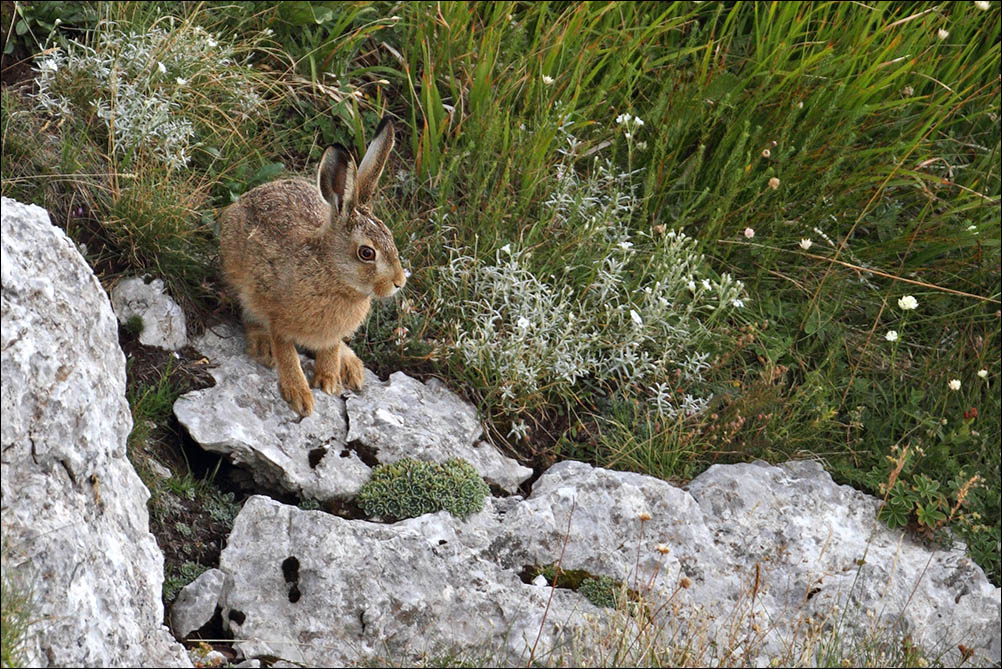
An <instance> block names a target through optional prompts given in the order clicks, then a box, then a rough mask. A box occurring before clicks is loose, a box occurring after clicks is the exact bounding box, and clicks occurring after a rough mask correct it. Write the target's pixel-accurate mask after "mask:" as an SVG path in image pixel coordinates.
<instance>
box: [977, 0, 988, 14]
mask: <svg viewBox="0 0 1002 669" xmlns="http://www.w3.org/2000/svg"><path fill="white" fill-rule="evenodd" d="M974 6H975V7H977V8H978V9H980V10H981V11H983V12H984V11H987V10H989V9H991V8H992V3H990V2H988V0H978V1H977V2H975V3H974Z"/></svg>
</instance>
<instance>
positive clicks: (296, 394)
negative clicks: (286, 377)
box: [278, 379, 313, 416]
mask: <svg viewBox="0 0 1002 669" xmlns="http://www.w3.org/2000/svg"><path fill="white" fill-rule="evenodd" d="M278 389H279V390H280V391H282V399H284V400H285V401H286V402H288V403H289V406H291V407H292V409H293V411H295V412H296V413H298V414H299V415H301V416H309V415H310V414H311V413H313V392H312V391H311V390H310V387H309V386H308V385H306V379H298V380H297V381H292V382H285V381H283V380H282V379H279V380H278Z"/></svg>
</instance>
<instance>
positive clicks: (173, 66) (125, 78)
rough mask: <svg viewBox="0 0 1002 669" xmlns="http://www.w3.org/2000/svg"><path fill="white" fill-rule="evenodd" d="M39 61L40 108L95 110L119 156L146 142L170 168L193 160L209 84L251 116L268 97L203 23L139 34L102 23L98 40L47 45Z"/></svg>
mask: <svg viewBox="0 0 1002 669" xmlns="http://www.w3.org/2000/svg"><path fill="white" fill-rule="evenodd" d="M179 30H183V32H184V34H183V35H179V34H178V31H179ZM36 67H37V71H38V77H37V81H38V89H37V92H36V93H35V102H36V105H37V107H38V108H39V109H40V110H42V111H44V112H47V113H48V114H50V115H53V116H56V117H59V118H72V117H73V116H74V115H75V114H81V113H82V114H90V113H93V114H94V115H96V116H97V118H98V119H100V120H101V121H102V122H103V123H104V124H105V126H106V127H107V129H108V133H109V135H111V136H112V138H113V140H114V142H113V144H114V151H115V153H116V154H118V155H119V157H131V156H132V155H134V154H135V152H136V151H137V150H139V149H140V148H142V149H144V150H147V151H149V153H150V154H151V155H152V156H153V157H154V158H155V159H157V160H159V161H160V162H162V163H163V164H165V165H167V166H169V167H172V168H180V167H185V166H187V165H188V163H189V161H190V160H191V151H192V149H193V148H194V145H195V143H196V142H197V141H198V137H197V136H196V135H197V132H196V127H195V121H194V119H193V118H192V117H191V116H192V113H193V111H194V110H196V109H199V107H200V106H201V107H203V108H204V106H205V102H206V96H207V91H208V90H211V91H212V93H213V94H218V95H221V96H222V97H223V99H222V100H216V101H214V102H217V103H218V102H222V103H224V104H225V105H226V107H227V108H228V110H229V111H230V112H231V113H234V114H244V115H248V114H252V113H253V112H254V111H255V110H256V109H258V107H259V106H260V105H261V104H262V102H263V99H262V98H261V97H260V95H259V94H258V93H257V92H256V91H255V86H254V83H253V81H252V70H251V69H250V68H249V67H246V65H240V64H238V63H237V62H236V56H235V54H234V49H233V48H232V47H231V46H229V45H226V44H224V43H221V42H220V41H219V40H218V39H217V38H216V37H215V36H214V35H212V34H211V33H210V32H208V31H207V30H205V29H204V28H202V27H200V26H189V25H185V26H183V27H182V28H179V29H178V30H174V31H168V30H166V29H164V28H161V27H154V28H151V29H150V30H148V31H146V32H134V31H124V30H121V29H120V28H119V27H118V26H117V25H116V24H115V23H113V22H103V23H101V24H100V25H99V27H98V29H97V30H96V31H95V33H94V39H93V46H89V45H87V44H83V43H81V42H78V41H67V42H65V43H64V44H63V45H62V46H60V47H56V48H52V49H47V50H45V51H43V52H42V53H41V54H40V55H39V56H38V58H37V60H36ZM208 82H211V86H209V87H207V86H205V84H206V83H208Z"/></svg>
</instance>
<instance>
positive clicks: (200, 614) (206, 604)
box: [170, 569, 226, 639]
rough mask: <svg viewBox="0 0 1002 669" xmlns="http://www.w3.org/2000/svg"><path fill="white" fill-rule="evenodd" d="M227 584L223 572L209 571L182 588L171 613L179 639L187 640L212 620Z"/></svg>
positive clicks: (172, 623) (171, 623) (172, 622)
mask: <svg viewBox="0 0 1002 669" xmlns="http://www.w3.org/2000/svg"><path fill="white" fill-rule="evenodd" d="M225 582H226V575H225V574H224V573H223V572H221V571H219V570H218V569H207V570H205V571H203V572H202V573H201V574H199V575H198V578H196V579H195V580H194V581H192V582H191V583H189V584H188V585H186V586H184V587H183V588H181V592H179V593H178V594H177V599H176V600H174V604H173V606H171V613H170V626H171V629H172V630H173V631H174V635H175V636H177V638H178V639H184V638H186V637H187V636H188V635H189V634H191V633H192V632H195V631H197V630H199V629H201V627H202V626H203V625H205V624H206V623H207V622H209V621H210V620H211V619H212V616H213V614H215V612H216V607H217V606H218V605H219V597H220V595H221V594H222V592H223V585H224V584H225Z"/></svg>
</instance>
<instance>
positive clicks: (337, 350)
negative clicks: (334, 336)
mask: <svg viewBox="0 0 1002 669" xmlns="http://www.w3.org/2000/svg"><path fill="white" fill-rule="evenodd" d="M341 346H342V344H341V342H338V343H337V344H335V345H334V346H332V347H331V348H325V349H321V350H319V351H317V364H316V366H315V367H314V368H313V387H314V388H322V389H323V391H324V392H325V393H327V394H329V395H337V394H338V393H340V392H341Z"/></svg>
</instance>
